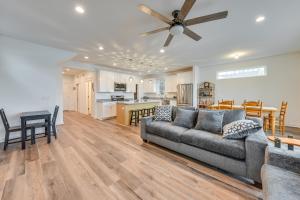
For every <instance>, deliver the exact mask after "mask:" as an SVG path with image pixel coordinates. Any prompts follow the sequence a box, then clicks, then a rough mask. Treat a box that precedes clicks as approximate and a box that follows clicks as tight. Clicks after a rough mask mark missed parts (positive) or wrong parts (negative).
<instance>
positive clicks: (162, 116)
mask: <svg viewBox="0 0 300 200" xmlns="http://www.w3.org/2000/svg"><path fill="white" fill-rule="evenodd" d="M154 120H155V121H167V122H170V121H172V106H168V105H164V106H156V108H155V114H154Z"/></svg>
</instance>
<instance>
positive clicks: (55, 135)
mask: <svg viewBox="0 0 300 200" xmlns="http://www.w3.org/2000/svg"><path fill="white" fill-rule="evenodd" d="M58 111H59V106H57V105H56V106H55V109H54V113H53V116H52V120H51V122H50V127H51V129H52V131H51V130H50V133H51V132H53V135H54V137H55V139H56V138H57V130H56V119H57V115H58ZM30 126H31V127H34V130H33V133H32V135H33V141H34V143H35V138H36V133H35V132H36V131H35V129H36V128H45V135H46V133H47V132H48V131H47V123H46V122H43V123H34V124H30Z"/></svg>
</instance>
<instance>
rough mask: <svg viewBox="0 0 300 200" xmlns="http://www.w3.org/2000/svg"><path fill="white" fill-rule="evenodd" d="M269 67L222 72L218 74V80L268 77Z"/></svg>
mask: <svg viewBox="0 0 300 200" xmlns="http://www.w3.org/2000/svg"><path fill="white" fill-rule="evenodd" d="M266 75H267V67H266V66H262V67H253V68H248V69H238V70H230V71H221V72H218V73H217V79H233V78H248V77H257V76H266Z"/></svg>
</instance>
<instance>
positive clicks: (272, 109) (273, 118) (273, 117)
mask: <svg viewBox="0 0 300 200" xmlns="http://www.w3.org/2000/svg"><path fill="white" fill-rule="evenodd" d="M222 107H223V108H224V107H226V105H222ZM230 107H231V106H230V105H228V108H230ZM208 108H209V109H212V110H218V109H219V105H218V104H213V105H210V106H209V107H208ZM248 108H250V109H257V108H258V107H256V106H248ZM232 109H233V110H243V109H244V106H243V105H232ZM277 111H278V109H277V108H276V107H267V106H263V107H262V113H263V114H268V116H269V117H270V126H271V131H272V135H273V136H274V135H275V132H276V112H277Z"/></svg>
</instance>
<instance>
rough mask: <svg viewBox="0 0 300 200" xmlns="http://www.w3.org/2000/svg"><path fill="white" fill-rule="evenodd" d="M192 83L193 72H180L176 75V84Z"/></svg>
mask: <svg viewBox="0 0 300 200" xmlns="http://www.w3.org/2000/svg"><path fill="white" fill-rule="evenodd" d="M190 83H193V72H181V73H178V74H177V84H190Z"/></svg>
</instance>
